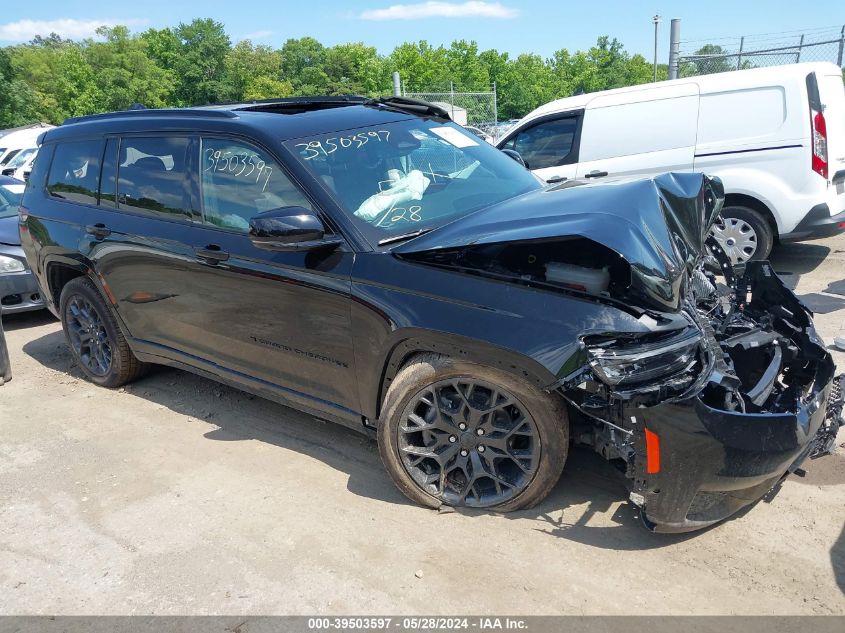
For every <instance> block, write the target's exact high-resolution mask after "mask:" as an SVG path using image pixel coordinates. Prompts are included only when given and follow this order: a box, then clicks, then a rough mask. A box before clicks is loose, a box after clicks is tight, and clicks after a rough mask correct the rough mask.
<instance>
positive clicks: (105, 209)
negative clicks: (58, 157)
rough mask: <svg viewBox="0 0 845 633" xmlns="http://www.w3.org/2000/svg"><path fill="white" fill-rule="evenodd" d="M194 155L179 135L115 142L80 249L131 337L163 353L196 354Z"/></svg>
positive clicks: (109, 147)
mask: <svg viewBox="0 0 845 633" xmlns="http://www.w3.org/2000/svg"><path fill="white" fill-rule="evenodd" d="M59 149H61V147H60V148H59ZM194 149H195V143H194V141H193V140H191V139H190V138H189V137H188V136H184V137H181V136H173V135H172V134H171V135H168V136H153V135H150V136H124V137H123V138H121V139H118V138H110V139H108V141H107V144H106V152H105V159H104V163H103V173H102V184H101V190H100V196H99V206H98V207H97V208H96V209H91V210H90V211H89V213H88V215H87V221H86V223H85V224H86V232H87V233H86V240H85V241H84V242H83V244H81V245H80V249H81V250H82V252H83V254H86V255H87V256H88V258H89V259H90V260H91V261H92V262H93V265H94V268H95V270H96V272H97V273H98V275H99V277H100V279H101V281H102V282H104V287H105V289H106V294H107V295H108V296H109V300H110V301H112V302H113V303H114V304H115V305H116V307H117V312H118V315H119V316H120V318H121V319H122V320H123V323H124V325H125V326H126V328H127V329H128V330H129V333H130V334H131V335H132V336H133V337H134V338H136V339H138V340H139V341H142V342H144V343H148V344H152V346H153V348H155V347H158V348H160V350H161V352H162V354H163V355H167V350H169V349H176V350H181V351H185V350H186V349H190V347H191V340H190V336H192V335H193V332H192V331H191V330H190V329H189V328H187V327H186V319H187V318H188V317H189V314H190V309H191V305H190V299H191V296H192V294H191V293H190V292H189V291H190V288H191V284H192V280H191V277H190V275H191V270H190V265H191V263H192V262H193V251H192V249H191V248H190V246H189V245H188V244H187V240H188V234H189V229H190V227H191V224H192V222H193V218H194V214H195V213H196V216H197V217H198V216H199V211H198V203H197V201H196V198H197V196H196V194H195V192H194V191H193V189H194V188H195V181H194V180H192V179H191V177H190V165H191V163H192V162H193V161H194V160H195V159H194V158H193V157H192V152H193V150H194ZM57 151H58V150H57ZM54 163H55V160H54ZM194 209H197V211H196V212H195V211H194Z"/></svg>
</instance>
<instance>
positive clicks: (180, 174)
mask: <svg viewBox="0 0 845 633" xmlns="http://www.w3.org/2000/svg"><path fill="white" fill-rule="evenodd" d="M189 146H190V143H189V141H188V139H187V138H179V137H176V138H174V137H167V138H163V137H162V138H157V137H150V138H138V137H128V138H123V139H121V142H120V156H119V159H118V179H117V200H118V205H119V207H120V208H121V209H126V210H129V211H141V212H145V213H154V214H156V215H164V216H171V217H182V218H185V217H188V218H190V217H191V216H192V209H191V207H192V205H191V194H190V192H191V186H190V182H191V181H190V178H189V175H188V164H187V163H188V148H189ZM104 193H105V192H104Z"/></svg>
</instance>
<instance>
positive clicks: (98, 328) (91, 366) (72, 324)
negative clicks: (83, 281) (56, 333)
mask: <svg viewBox="0 0 845 633" xmlns="http://www.w3.org/2000/svg"><path fill="white" fill-rule="evenodd" d="M65 322H66V323H67V333H68V340H69V341H70V344H71V347H72V348H73V351H74V352H75V354H76V357H77V358H78V359H79V360H80V362H81V363H82V364H83V365H85V367H86V368H87V369H88V371H90V372H91V373H92V374H94V375H95V376H106V375H107V374H108V373H109V370H111V366H112V355H113V351H112V350H113V348H112V342H111V340H110V339H109V334H108V332H107V331H106V327H105V324H104V323H103V319H102V317H101V316H100V314H99V313H98V312H97V308H96V307H94V305H93V304H92V303H91V302H90V301H88V299H86V298H85V297H82V296H80V295H75V296H73V297H72V298H71V300H70V301H68V303H67V306H66V307H65Z"/></svg>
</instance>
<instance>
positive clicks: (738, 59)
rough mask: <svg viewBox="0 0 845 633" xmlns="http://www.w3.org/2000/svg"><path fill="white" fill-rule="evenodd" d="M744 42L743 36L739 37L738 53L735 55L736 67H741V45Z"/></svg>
mask: <svg viewBox="0 0 845 633" xmlns="http://www.w3.org/2000/svg"><path fill="white" fill-rule="evenodd" d="M744 44H745V36H744V35H743V36H742V37H741V38H739V55H737V56H736V69H737V70H739V69H740V68H742V47H743V45H744Z"/></svg>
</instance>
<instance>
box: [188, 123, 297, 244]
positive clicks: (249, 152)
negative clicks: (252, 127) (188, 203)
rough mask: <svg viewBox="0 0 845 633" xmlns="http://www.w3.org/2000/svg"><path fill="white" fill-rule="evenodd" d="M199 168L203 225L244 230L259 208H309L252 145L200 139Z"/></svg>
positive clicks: (283, 176) (265, 154)
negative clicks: (204, 223)
mask: <svg viewBox="0 0 845 633" xmlns="http://www.w3.org/2000/svg"><path fill="white" fill-rule="evenodd" d="M200 169H201V176H202V178H201V181H202V203H203V217H204V221H205V222H206V223H207V224H212V225H214V226H219V227H221V228H227V229H235V230H238V231H244V232H246V231H248V230H249V220H250V218H252V217H253V216H255V215H257V214H259V213H262V212H263V211H270V210H272V209H278V208H280V207H291V206H299V207H305V208H307V209H310V208H311V204H310V203H309V202H308V199H307V198H306V197H305V196H304V195H303V194H302V192H301V191H300V190H299V188H298V187H297V186H296V185H294V184H293V183H292V182H291V181H290V179H289V178H288V177H287V176H286V175H285V173H284V172H283V171H282V169H281V167H279V165H278V163H276V161H274V160H273V159H272V158H271V157H270V156H268V155H267V153H266V152H263V151H262V150H260V149H258V148H256V147H253V146H252V145H248V144H246V143H242V142H239V141H232V140H228V139H216V138H204V139H203V140H202V154H201V160H200Z"/></svg>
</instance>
